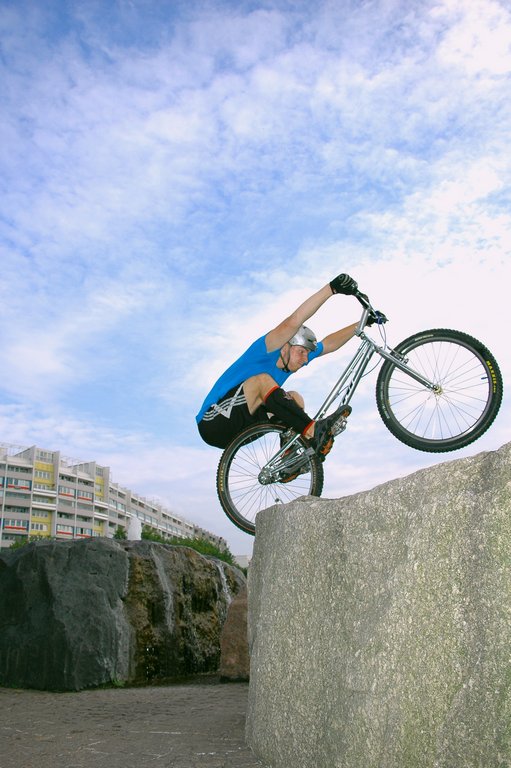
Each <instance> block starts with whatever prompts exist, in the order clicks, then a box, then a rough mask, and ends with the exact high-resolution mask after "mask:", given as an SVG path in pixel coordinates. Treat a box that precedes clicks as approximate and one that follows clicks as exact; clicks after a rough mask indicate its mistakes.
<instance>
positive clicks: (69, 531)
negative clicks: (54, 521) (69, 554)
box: [57, 524, 73, 536]
mask: <svg viewBox="0 0 511 768" xmlns="http://www.w3.org/2000/svg"><path fill="white" fill-rule="evenodd" d="M57 533H64V534H66V536H72V535H73V526H72V525H60V524H59V525H57Z"/></svg>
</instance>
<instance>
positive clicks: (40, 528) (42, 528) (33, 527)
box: [30, 523, 48, 532]
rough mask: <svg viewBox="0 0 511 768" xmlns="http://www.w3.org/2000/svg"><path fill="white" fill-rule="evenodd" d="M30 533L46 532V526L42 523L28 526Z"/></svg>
mask: <svg viewBox="0 0 511 768" xmlns="http://www.w3.org/2000/svg"><path fill="white" fill-rule="evenodd" d="M30 530H31V531H42V532H45V531H47V530H48V526H47V525H45V524H44V523H32V524H31V526H30Z"/></svg>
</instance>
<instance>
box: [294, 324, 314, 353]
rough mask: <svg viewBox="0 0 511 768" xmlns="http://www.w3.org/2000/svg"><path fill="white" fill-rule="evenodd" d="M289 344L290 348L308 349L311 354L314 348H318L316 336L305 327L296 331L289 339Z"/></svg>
mask: <svg viewBox="0 0 511 768" xmlns="http://www.w3.org/2000/svg"><path fill="white" fill-rule="evenodd" d="M289 343H290V344H291V346H297V347H305V349H309V350H310V351H311V352H315V351H316V347H317V346H318V340H317V338H316V334H315V333H314V331H311V329H310V328H307V326H305V325H302V327H301V328H299V329H298V330H297V332H296V333H295V335H294V336H293V337H292V338H290V339H289Z"/></svg>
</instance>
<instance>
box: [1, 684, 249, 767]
mask: <svg viewBox="0 0 511 768" xmlns="http://www.w3.org/2000/svg"><path fill="white" fill-rule="evenodd" d="M247 693H248V685H247V684H245V683H225V684H220V683H215V682H214V681H208V682H207V683H205V682H201V683H195V682H194V683H191V684H186V685H169V686H162V687H154V688H152V687H151V688H126V689H124V688H122V689H115V690H111V689H108V690H94V691H81V692H79V693H45V692H41V691H25V690H23V691H21V690H10V689H8V688H0V712H1V717H0V766H1V768H135V767H136V768H144V767H145V766H151V767H152V768H159V767H160V766H161V767H162V768H163V766H165V767H166V768H167V766H169V767H171V768H259V767H262V766H263V764H262V763H261V762H259V761H258V760H256V759H255V757H254V755H253V754H252V752H251V750H250V749H249V748H248V747H247V746H246V745H245V741H244V729H245V711H246V704H247ZM263 768H264V767H263Z"/></svg>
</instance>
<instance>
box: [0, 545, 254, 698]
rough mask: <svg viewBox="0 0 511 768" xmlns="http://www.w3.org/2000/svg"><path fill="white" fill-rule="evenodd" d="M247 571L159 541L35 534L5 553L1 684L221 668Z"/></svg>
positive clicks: (144, 678) (91, 681) (44, 685)
mask: <svg viewBox="0 0 511 768" xmlns="http://www.w3.org/2000/svg"><path fill="white" fill-rule="evenodd" d="M244 581H245V580H244V577H243V574H242V573H241V572H240V571H238V570H237V569H235V568H231V567H230V566H228V565H226V564H225V563H221V562H220V561H216V560H211V559H208V558H205V557H203V556H202V555H200V554H198V553H197V552H195V551H193V550H191V549H188V548H185V547H172V546H169V545H164V544H157V543H153V542H145V541H143V542H116V541H113V540H112V539H90V540H86V541H81V542H48V543H45V542H37V543H33V544H28V545H27V546H25V547H23V548H21V549H19V550H16V551H14V552H9V551H6V552H4V553H2V554H1V555H0V685H10V686H12V685H13V686H17V687H22V688H40V689H44V690H79V689H81V688H87V687H92V686H97V685H101V684H106V683H148V682H155V681H158V680H165V679H169V678H173V677H179V676H183V675H189V674H194V673H200V672H211V671H216V670H217V669H218V666H219V662H220V635H221V630H222V626H223V623H224V621H225V617H226V614H227V608H228V605H229V603H230V601H231V599H232V596H233V595H235V594H236V593H237V592H238V591H239V590H240V588H241V587H243V586H244Z"/></svg>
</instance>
